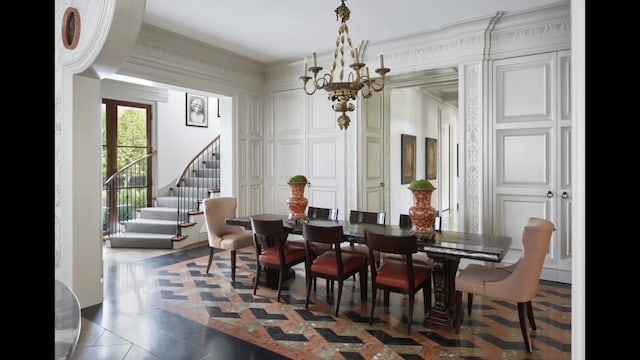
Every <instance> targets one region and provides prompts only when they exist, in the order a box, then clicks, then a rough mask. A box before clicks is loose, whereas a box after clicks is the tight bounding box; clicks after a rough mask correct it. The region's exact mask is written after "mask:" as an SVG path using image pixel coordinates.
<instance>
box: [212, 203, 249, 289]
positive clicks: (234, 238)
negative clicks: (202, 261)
mask: <svg viewBox="0 0 640 360" xmlns="http://www.w3.org/2000/svg"><path fill="white" fill-rule="evenodd" d="M203 207H204V219H205V223H206V225H207V237H208V240H209V263H208V264H207V273H208V272H209V269H210V268H211V261H212V260H213V252H214V249H224V250H229V251H231V281H236V250H238V249H242V248H245V247H251V246H253V235H252V232H251V231H250V230H246V229H245V228H243V227H242V226H232V225H227V223H226V220H227V219H231V218H235V217H236V216H237V215H236V211H237V207H238V200H237V199H236V198H235V197H218V198H211V199H205V200H204V201H203Z"/></svg>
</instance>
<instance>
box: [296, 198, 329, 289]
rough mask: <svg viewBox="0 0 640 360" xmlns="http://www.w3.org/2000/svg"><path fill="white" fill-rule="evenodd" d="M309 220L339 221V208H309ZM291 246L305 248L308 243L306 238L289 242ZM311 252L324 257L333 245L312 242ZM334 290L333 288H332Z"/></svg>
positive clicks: (314, 285)
mask: <svg viewBox="0 0 640 360" xmlns="http://www.w3.org/2000/svg"><path fill="white" fill-rule="evenodd" d="M307 218H308V219H309V220H329V221H335V222H337V221H338V208H322V207H316V206H309V207H308V208H307ZM289 242H290V243H291V245H293V246H300V247H302V248H304V247H305V246H306V242H305V240H304V237H303V238H302V239H298V238H295V239H291V240H289ZM310 246H311V251H312V252H313V254H314V255H315V256H319V255H322V254H323V253H324V252H325V251H329V250H331V249H332V246H333V244H327V243H316V242H311V244H310ZM329 283H330V280H329V279H327V287H328V286H329ZM313 289H314V290H316V281H315V279H314V281H313ZM331 289H333V287H331Z"/></svg>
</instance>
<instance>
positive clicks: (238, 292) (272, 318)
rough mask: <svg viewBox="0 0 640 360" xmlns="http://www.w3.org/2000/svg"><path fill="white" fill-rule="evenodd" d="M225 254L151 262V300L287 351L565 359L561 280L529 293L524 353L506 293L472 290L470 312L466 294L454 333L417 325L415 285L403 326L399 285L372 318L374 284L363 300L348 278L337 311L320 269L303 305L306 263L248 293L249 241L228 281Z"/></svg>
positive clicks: (321, 355) (566, 301) (567, 329)
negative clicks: (496, 297)
mask: <svg viewBox="0 0 640 360" xmlns="http://www.w3.org/2000/svg"><path fill="white" fill-rule="evenodd" d="M229 255H230V253H229V252H228V251H219V252H217V253H216V256H215V257H214V261H213V263H212V264H211V269H210V271H209V273H208V274H207V273H205V270H206V266H207V261H208V256H203V257H199V258H195V259H190V260H186V261H183V262H180V263H176V264H172V265H168V266H164V267H160V268H158V269H157V270H156V274H155V278H152V279H148V280H149V281H150V282H151V283H155V284H156V285H157V288H156V290H155V291H154V292H153V294H152V299H153V301H154V305H155V306H158V307H160V308H162V309H164V310H167V311H170V312H173V313H175V314H177V315H179V316H181V317H184V318H187V319H190V320H192V321H195V322H197V323H200V324H202V325H204V326H208V327H210V328H215V329H216V330H218V331H221V332H224V333H226V334H228V335H230V336H234V337H236V338H240V339H242V340H244V341H247V342H250V343H252V344H255V345H258V346H260V347H263V348H266V349H269V350H271V351H273V352H275V353H278V354H281V355H282V356H284V357H288V358H291V359H571V288H570V285H568V284H560V283H552V282H546V281H543V282H541V285H540V291H539V292H538V295H537V296H536V298H535V299H534V300H533V311H534V315H535V320H536V325H537V330H536V331H533V330H531V342H532V345H533V353H528V352H526V351H525V350H524V344H523V340H522V334H521V331H520V325H519V322H518V311H517V308H516V305H515V304H512V303H507V302H501V301H493V300H491V299H488V298H483V297H480V296H476V297H474V304H473V309H472V313H471V317H470V318H469V316H468V314H467V313H466V297H465V300H463V301H464V303H463V306H464V308H465V314H464V320H463V323H462V326H461V328H460V334H458V335H456V334H455V331H453V330H451V331H448V330H446V329H431V328H428V327H424V325H423V324H422V318H423V316H424V312H423V302H422V294H421V293H420V292H419V293H418V294H416V297H415V305H414V316H413V319H412V321H413V323H412V329H411V330H412V335H411V336H408V335H407V313H408V312H407V309H406V306H407V305H408V298H407V297H406V296H404V295H402V294H394V293H391V296H390V306H389V307H388V308H383V306H382V293H380V294H379V295H378V301H377V302H378V303H377V304H376V305H375V306H376V309H375V316H374V321H373V325H369V311H370V306H371V304H370V301H371V294H368V301H366V302H364V303H362V302H361V301H360V293H359V288H358V284H359V282H357V281H353V280H352V279H349V280H347V281H345V284H344V288H343V293H342V299H341V303H340V313H339V316H338V317H335V316H333V314H334V310H335V302H334V300H335V298H334V295H333V294H329V295H327V289H326V287H325V285H326V284H325V281H324V280H323V279H318V282H317V291H315V292H314V291H313V290H312V291H311V298H310V303H309V309H308V310H307V309H305V306H304V303H305V291H306V290H305V278H304V264H300V265H297V266H296V267H294V268H293V270H294V271H295V277H294V278H293V279H290V280H288V281H287V282H286V283H285V284H284V285H283V291H282V295H281V299H280V302H276V290H272V289H270V288H268V287H267V286H265V285H264V284H260V285H259V286H258V290H257V294H256V296H254V295H253V281H254V277H255V273H256V272H255V266H256V264H255V254H254V252H253V249H251V248H248V249H244V250H242V251H238V261H237V270H236V282H235V283H231V270H230V267H229V266H230V265H229V264H230V262H229ZM336 285H337V284H336ZM369 291H371V289H369ZM335 295H336V296H337V290H336V291H335Z"/></svg>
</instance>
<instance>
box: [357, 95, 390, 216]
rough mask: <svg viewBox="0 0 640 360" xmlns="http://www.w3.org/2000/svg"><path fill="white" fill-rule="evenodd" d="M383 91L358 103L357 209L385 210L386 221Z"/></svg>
mask: <svg viewBox="0 0 640 360" xmlns="http://www.w3.org/2000/svg"><path fill="white" fill-rule="evenodd" d="M382 99H383V96H382V93H375V94H373V96H371V97H370V98H368V99H365V100H361V101H360V102H359V104H358V106H361V107H363V108H364V109H363V111H362V116H361V124H360V127H359V129H360V142H361V143H362V144H363V146H362V147H360V148H361V149H363V151H362V158H361V161H359V162H357V164H360V165H359V166H361V168H360V169H359V171H360V176H359V178H360V179H362V181H360V184H361V185H360V186H362V189H361V191H360V194H361V199H360V200H361V204H362V208H361V209H358V210H363V211H373V212H383V211H385V212H387V219H386V223H387V224H389V215H388V210H387V209H385V201H384V175H385V174H384V171H383V169H384V166H383V164H384V156H385V153H386V152H387V151H388V150H386V149H385V144H384V141H383V135H384V126H383V118H384V115H383V114H384V109H383V101H382Z"/></svg>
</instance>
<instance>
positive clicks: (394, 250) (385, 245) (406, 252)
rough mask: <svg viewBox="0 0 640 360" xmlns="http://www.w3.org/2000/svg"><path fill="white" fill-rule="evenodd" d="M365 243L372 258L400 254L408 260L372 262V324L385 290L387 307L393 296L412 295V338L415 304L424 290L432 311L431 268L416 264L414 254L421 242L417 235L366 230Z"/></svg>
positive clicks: (423, 293) (410, 318)
mask: <svg viewBox="0 0 640 360" xmlns="http://www.w3.org/2000/svg"><path fill="white" fill-rule="evenodd" d="M364 238H365V242H366V244H367V246H368V248H369V253H370V256H373V252H374V251H379V252H382V253H389V254H396V255H401V256H403V257H404V259H405V260H404V261H383V262H382V264H381V265H379V266H378V265H376V264H375V263H371V264H370V266H371V298H372V301H371V314H370V317H369V325H373V314H374V311H375V306H376V297H377V290H378V289H380V290H383V291H384V306H385V307H388V306H389V297H390V296H389V295H390V294H389V293H390V292H395V293H401V294H406V295H408V296H409V309H408V310H409V314H408V316H407V322H408V324H407V331H408V333H409V335H411V324H412V323H413V304H414V300H415V294H416V293H417V292H418V291H420V290H422V295H423V303H424V313H425V315H426V313H427V311H428V309H429V308H431V281H430V279H431V268H429V267H427V266H422V265H418V264H417V263H414V262H413V255H414V254H415V253H417V251H418V239H417V237H416V235H415V234H413V235H389V234H382V233H377V232H374V231H372V230H369V229H365V231H364Z"/></svg>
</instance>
